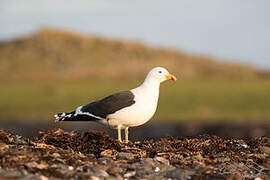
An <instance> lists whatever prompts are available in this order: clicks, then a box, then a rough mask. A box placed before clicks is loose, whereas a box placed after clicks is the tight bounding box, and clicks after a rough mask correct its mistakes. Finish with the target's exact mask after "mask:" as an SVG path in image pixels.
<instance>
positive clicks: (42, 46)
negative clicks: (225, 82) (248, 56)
mask: <svg viewBox="0 0 270 180" xmlns="http://www.w3.org/2000/svg"><path fill="white" fill-rule="evenodd" d="M154 66H164V67H167V68H168V69H169V70H170V71H171V72H174V73H176V75H182V76H183V77H186V78H189V77H226V78H237V79H238V78H250V77H254V76H256V75H257V72H256V70H255V69H254V68H252V67H250V66H244V65H238V64H232V63H225V62H217V61H214V60H212V59H211V58H209V57H202V56H192V55H188V54H185V53H182V52H179V51H176V50H171V49H166V48H153V47H148V46H145V45H143V44H141V43H139V42H123V41H119V40H109V39H104V38H99V37H95V36H86V35H81V34H76V33H72V32H63V31H60V30H54V29H42V30H41V31H39V32H37V33H36V34H34V35H30V36H27V37H25V38H21V39H18V40H13V41H9V42H1V43H0V81H7V80H8V81H13V80H14V81H39V80H74V79H76V80H78V79H108V78H109V79H121V80H123V79H125V78H127V77H129V78H133V79H134V78H138V77H140V78H142V77H144V75H145V73H146V72H147V71H148V70H149V69H150V68H152V67H154Z"/></svg>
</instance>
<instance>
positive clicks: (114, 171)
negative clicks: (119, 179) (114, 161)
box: [107, 166, 120, 176]
mask: <svg viewBox="0 0 270 180" xmlns="http://www.w3.org/2000/svg"><path fill="white" fill-rule="evenodd" d="M107 172H108V173H109V174H110V175H113V176H117V175H119V174H120V168H119V167H118V166H115V167H112V168H109V169H108V170H107Z"/></svg>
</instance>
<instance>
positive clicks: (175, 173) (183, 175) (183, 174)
mask: <svg viewBox="0 0 270 180" xmlns="http://www.w3.org/2000/svg"><path fill="white" fill-rule="evenodd" d="M194 174H195V171H192V170H184V169H175V170H172V171H168V172H167V175H166V176H167V177H168V178H173V179H174V178H176V179H181V180H184V179H191V176H192V175H194Z"/></svg>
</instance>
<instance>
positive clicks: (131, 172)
mask: <svg viewBox="0 0 270 180" xmlns="http://www.w3.org/2000/svg"><path fill="white" fill-rule="evenodd" d="M135 174H136V171H129V172H127V173H125V174H124V177H125V178H129V177H132V176H135Z"/></svg>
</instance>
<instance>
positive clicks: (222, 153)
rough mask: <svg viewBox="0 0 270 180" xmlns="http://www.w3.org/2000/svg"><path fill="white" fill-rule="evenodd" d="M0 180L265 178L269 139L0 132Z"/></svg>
mask: <svg viewBox="0 0 270 180" xmlns="http://www.w3.org/2000/svg"><path fill="white" fill-rule="evenodd" d="M0 163H1V164H0V179H24V180H26V179H40V180H46V179H93V180H98V179H152V180H154V179H157V180H158V179H160V180H162V179H164V180H165V179H256V180H260V179H269V178H270V138H269V137H258V138H248V139H233V138H230V139H224V138H220V137H217V136H209V135H200V136H196V137H164V138H160V139H157V140H144V141H135V142H133V141H132V142H129V143H128V144H121V143H119V142H118V141H117V140H115V139H113V138H111V137H109V136H108V135H104V134H102V133H98V132H91V131H89V132H82V133H78V132H66V131H63V130H62V129H55V130H50V131H46V132H40V133H39V135H38V136H37V137H33V138H30V139H29V138H24V137H21V136H18V135H16V134H12V133H10V132H8V131H5V130H0Z"/></svg>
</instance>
